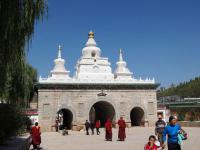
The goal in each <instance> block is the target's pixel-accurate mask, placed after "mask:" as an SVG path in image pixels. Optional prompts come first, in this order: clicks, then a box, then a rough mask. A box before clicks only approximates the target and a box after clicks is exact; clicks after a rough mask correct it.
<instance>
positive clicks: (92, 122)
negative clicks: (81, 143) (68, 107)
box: [90, 121, 95, 135]
mask: <svg viewBox="0 0 200 150" xmlns="http://www.w3.org/2000/svg"><path fill="white" fill-rule="evenodd" d="M94 128H95V123H94V121H91V122H90V129H91V131H92V135H94Z"/></svg>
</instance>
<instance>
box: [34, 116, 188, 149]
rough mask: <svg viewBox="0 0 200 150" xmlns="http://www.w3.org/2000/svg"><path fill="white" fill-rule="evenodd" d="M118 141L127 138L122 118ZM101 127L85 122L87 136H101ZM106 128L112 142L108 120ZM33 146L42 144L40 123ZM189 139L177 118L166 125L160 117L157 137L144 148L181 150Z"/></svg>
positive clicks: (107, 135)
mask: <svg viewBox="0 0 200 150" xmlns="http://www.w3.org/2000/svg"><path fill="white" fill-rule="evenodd" d="M116 124H117V125H118V141H124V140H125V138H126V130H125V129H126V122H125V120H124V119H123V117H120V119H119V120H118V122H116ZM100 127H101V122H100V120H97V121H96V122H89V121H88V120H86V122H85V130H86V135H89V134H90V133H89V130H91V132H92V135H94V130H95V129H96V134H97V135H99V134H100V131H99V128H100ZM104 127H105V140H106V141H112V127H113V122H112V121H111V119H110V118H108V119H107V120H106V122H105V124H104ZM30 133H31V137H32V138H31V139H32V140H31V144H32V145H33V149H38V148H39V145H40V143H41V131H40V127H39V126H38V123H37V122H36V123H35V126H33V127H32V128H31V132H30ZM166 137H167V138H166ZM186 139H187V133H186V132H185V131H184V130H183V129H182V128H181V126H180V125H179V124H178V123H177V117H176V116H170V117H169V123H168V125H166V123H165V121H163V120H162V116H161V115H159V116H158V121H157V122H156V123H155V135H150V136H149V139H148V142H147V144H145V146H144V150H159V149H165V148H166V145H167V147H168V150H181V144H182V141H183V140H186Z"/></svg>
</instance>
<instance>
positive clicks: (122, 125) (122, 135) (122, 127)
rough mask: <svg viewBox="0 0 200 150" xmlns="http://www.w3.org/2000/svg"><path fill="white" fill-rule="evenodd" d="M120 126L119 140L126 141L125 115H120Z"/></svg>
mask: <svg viewBox="0 0 200 150" xmlns="http://www.w3.org/2000/svg"><path fill="white" fill-rule="evenodd" d="M117 124H118V126H119V131H118V140H119V141H124V140H125V138H126V131H125V129H126V123H125V121H124V120H123V117H120V119H119V120H118V123H117Z"/></svg>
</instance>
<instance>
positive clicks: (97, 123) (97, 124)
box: [95, 120, 101, 135]
mask: <svg viewBox="0 0 200 150" xmlns="http://www.w3.org/2000/svg"><path fill="white" fill-rule="evenodd" d="M100 127H101V123H100V120H97V121H96V123H95V128H96V131H97V135H99V134H100V131H99V128H100Z"/></svg>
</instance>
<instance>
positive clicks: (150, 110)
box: [148, 102, 154, 115]
mask: <svg viewBox="0 0 200 150" xmlns="http://www.w3.org/2000/svg"><path fill="white" fill-rule="evenodd" d="M148 114H149V115H153V114H154V103H153V102H148Z"/></svg>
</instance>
